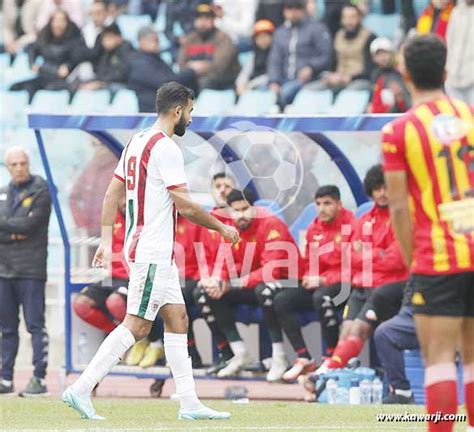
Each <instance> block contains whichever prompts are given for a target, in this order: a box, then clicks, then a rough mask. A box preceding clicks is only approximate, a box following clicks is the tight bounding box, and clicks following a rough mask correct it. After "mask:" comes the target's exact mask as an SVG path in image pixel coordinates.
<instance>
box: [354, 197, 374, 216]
mask: <svg viewBox="0 0 474 432" xmlns="http://www.w3.org/2000/svg"><path fill="white" fill-rule="evenodd" d="M373 207H374V202H373V201H367V202H365V203H364V204H361V205H360V206H359V207H357V209H356V211H355V212H354V214H355V217H356V218H357V219H360V218H361V217H362V216H364V215H365V214H366V213H368V212H369V211H370V210H372V208H373Z"/></svg>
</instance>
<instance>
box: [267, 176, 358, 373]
mask: <svg viewBox="0 0 474 432" xmlns="http://www.w3.org/2000/svg"><path fill="white" fill-rule="evenodd" d="M315 202H316V207H317V209H318V217H317V218H316V219H315V220H314V222H313V223H311V225H310V226H309V227H308V230H307V232H306V251H305V256H304V265H303V281H302V285H301V286H300V287H298V288H297V289H291V290H290V289H289V290H282V291H281V292H279V293H278V295H277V296H276V297H275V301H274V308H275V313H276V314H277V317H278V320H279V322H280V325H281V327H282V329H283V331H284V332H285V334H286V335H287V337H288V339H289V341H290V343H291V345H292V346H293V349H294V350H295V352H296V354H297V358H296V360H295V363H294V365H293V367H292V368H291V369H290V370H288V371H287V372H286V373H285V374H284V375H283V379H284V380H285V381H294V380H295V379H297V378H298V376H300V375H302V374H306V373H309V372H314V371H315V370H316V363H315V361H314V360H312V359H311V355H310V354H309V351H308V348H307V347H306V344H305V341H304V339H303V335H302V333H301V324H300V321H299V319H298V316H297V312H300V311H312V310H315V311H316V312H317V313H318V314H319V321H320V323H321V332H322V336H323V339H324V341H325V343H326V356H329V357H330V356H331V355H332V352H333V351H334V348H335V347H336V344H337V341H338V337H339V324H340V323H339V318H338V312H337V309H336V306H335V305H334V302H333V299H334V298H335V297H336V296H338V294H341V295H343V293H342V291H341V281H342V280H344V281H345V282H346V285H347V286H348V287H350V285H349V284H350V272H347V274H345V275H344V277H343V275H342V264H343V260H342V256H343V253H345V254H346V255H347V256H348V255H349V252H350V240H351V235H352V232H353V231H354V228H355V222H356V219H355V217H354V215H353V214H352V212H350V211H349V210H346V209H345V208H344V207H343V206H342V202H341V193H340V191H339V188H338V187H337V186H333V185H327V186H321V187H320V188H319V189H318V190H317V191H316V195H315ZM346 263H347V261H346ZM346 266H347V264H346ZM343 300H344V301H345V300H347V295H346V296H345V298H344V299H343ZM339 303H340V302H339Z"/></svg>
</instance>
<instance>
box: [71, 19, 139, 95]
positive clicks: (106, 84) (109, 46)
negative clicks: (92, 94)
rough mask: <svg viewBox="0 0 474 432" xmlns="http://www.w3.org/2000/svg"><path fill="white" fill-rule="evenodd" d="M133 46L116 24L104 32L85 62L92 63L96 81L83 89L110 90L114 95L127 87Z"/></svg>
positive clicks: (81, 86) (90, 82) (83, 85)
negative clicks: (129, 58)
mask: <svg viewBox="0 0 474 432" xmlns="http://www.w3.org/2000/svg"><path fill="white" fill-rule="evenodd" d="M132 52H133V48H132V45H131V44H130V43H129V42H127V41H126V40H124V39H123V37H122V33H121V32H120V29H119V27H118V25H117V24H116V23H112V24H110V25H109V26H107V27H105V28H104V30H102V33H101V34H100V36H99V37H98V39H97V41H96V44H95V46H94V48H92V49H90V50H88V51H87V54H86V55H85V56H83V60H84V61H86V60H88V61H92V65H93V67H94V73H95V79H93V80H91V81H88V82H86V83H83V84H81V85H80V88H81V89H87V90H97V89H101V88H108V89H109V90H111V91H112V93H114V92H115V91H117V90H118V89H120V88H123V87H125V84H126V82H127V72H128V56H129V55H130V54H131V53H132Z"/></svg>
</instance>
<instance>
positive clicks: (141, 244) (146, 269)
mask: <svg viewBox="0 0 474 432" xmlns="http://www.w3.org/2000/svg"><path fill="white" fill-rule="evenodd" d="M193 100H194V93H193V92H192V90H190V89H188V88H186V87H184V86H183V85H181V84H178V83H176V82H170V83H167V84H164V85H163V86H162V87H160V89H159V90H158V91H157V94H156V108H157V113H158V119H157V120H156V122H155V123H154V124H153V125H152V126H151V127H150V128H148V129H145V130H142V131H140V132H138V133H136V134H135V135H134V136H133V137H132V139H131V141H130V142H129V143H128V144H127V146H126V148H125V149H124V151H123V152H122V156H121V158H120V161H119V163H118V165H117V168H116V171H115V176H114V178H112V180H111V182H110V185H109V187H108V189H107V193H106V194H105V199H104V206H103V210H102V237H101V243H100V245H99V248H98V249H97V252H96V255H95V257H94V261H93V264H94V265H96V266H99V267H104V266H105V267H107V266H108V265H109V261H110V242H111V229H112V226H113V223H114V219H115V215H116V213H117V205H118V202H119V200H120V199H121V198H123V196H124V195H125V196H126V200H127V212H126V214H127V224H128V225H129V227H130V229H129V230H128V231H127V234H128V236H127V238H126V242H125V256H126V257H127V260H128V264H129V267H130V282H129V285H128V298H127V314H126V316H125V319H124V320H123V322H122V324H120V325H119V326H118V327H117V328H116V329H115V330H113V331H112V332H111V333H110V334H109V335H108V336H107V338H106V339H105V340H104V341H103V342H102V345H101V346H100V347H99V350H98V351H97V353H96V354H95V356H94V358H93V359H92V360H91V362H90V363H89V365H88V366H87V368H86V369H85V370H84V372H83V373H82V374H81V376H80V377H79V379H78V380H77V381H76V382H75V383H74V384H73V385H72V386H70V387H68V388H67V389H66V390H65V391H64V393H63V396H62V399H63V401H64V402H66V403H67V404H68V405H69V406H70V407H72V408H73V409H74V410H76V411H77V412H78V413H79V414H80V415H81V417H83V418H86V419H102V418H103V417H100V416H98V415H97V414H96V412H95V409H94V406H93V404H92V401H91V392H92V389H93V388H94V387H95V386H96V385H97V383H99V382H100V381H101V380H102V379H103V378H104V377H105V376H106V375H107V374H108V373H109V372H110V370H111V369H112V367H113V366H114V365H116V364H117V363H118V362H119V361H120V358H121V357H122V356H123V355H124V353H125V352H126V351H127V350H128V349H129V348H130V347H131V346H132V345H133V344H134V343H135V341H137V340H140V339H142V338H144V337H146V336H147V335H148V333H149V332H150V329H151V326H152V324H153V321H154V320H155V318H156V316H157V314H158V312H159V313H160V316H161V317H162V318H163V321H164V324H165V333H164V346H165V353H166V359H167V361H168V363H169V365H170V368H171V372H172V375H173V378H174V382H175V386H176V392H177V394H178V396H179V401H180V409H179V414H178V419H181V420H202V419H208V420H217V419H227V418H229V417H230V413H227V412H218V411H215V410H212V409H210V408H208V407H206V406H204V405H203V404H202V403H201V401H200V400H199V399H198V397H197V395H196V391H195V385H194V378H193V370H192V365H191V359H190V358H189V356H188V346H187V345H188V344H187V332H188V328H187V327H188V319H187V315H186V308H185V305H184V299H183V294H182V291H181V287H180V285H179V274H178V268H177V267H176V263H175V261H174V253H173V250H174V242H173V240H174V235H175V218H176V210H177V211H179V213H180V214H181V215H183V216H184V217H187V218H188V219H190V220H191V221H192V222H194V223H197V224H199V225H203V226H205V227H207V228H211V229H215V230H217V231H219V233H220V234H221V235H222V237H223V238H225V239H228V240H230V241H232V243H235V242H237V241H238V239H239V234H238V232H237V230H236V229H235V228H234V227H232V226H228V225H225V224H223V223H222V222H220V221H218V220H217V219H216V218H214V217H212V216H210V215H209V214H208V213H207V212H206V211H204V210H203V209H202V208H201V207H199V206H198V205H197V204H195V203H193V201H192V200H191V197H190V195H189V192H188V190H187V188H186V174H185V171H184V158H183V154H182V152H181V149H180V148H179V147H178V145H177V144H176V143H175V142H174V141H173V140H172V139H171V138H170V137H172V136H173V135H174V134H176V135H178V136H183V135H184V133H185V131H186V128H187V126H189V124H190V123H191V111H192V109H193Z"/></svg>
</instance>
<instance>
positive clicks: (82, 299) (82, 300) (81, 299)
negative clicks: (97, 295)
mask: <svg viewBox="0 0 474 432" xmlns="http://www.w3.org/2000/svg"><path fill="white" fill-rule="evenodd" d="M81 304H83V305H88V306H91V307H95V306H96V304H95V301H94V300H92V299H91V298H90V297H87V296H86V295H84V294H79V295H78V296H77V297H76V298H75V299H74V302H73V304H72V305H73V307H74V306H76V305H81Z"/></svg>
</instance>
